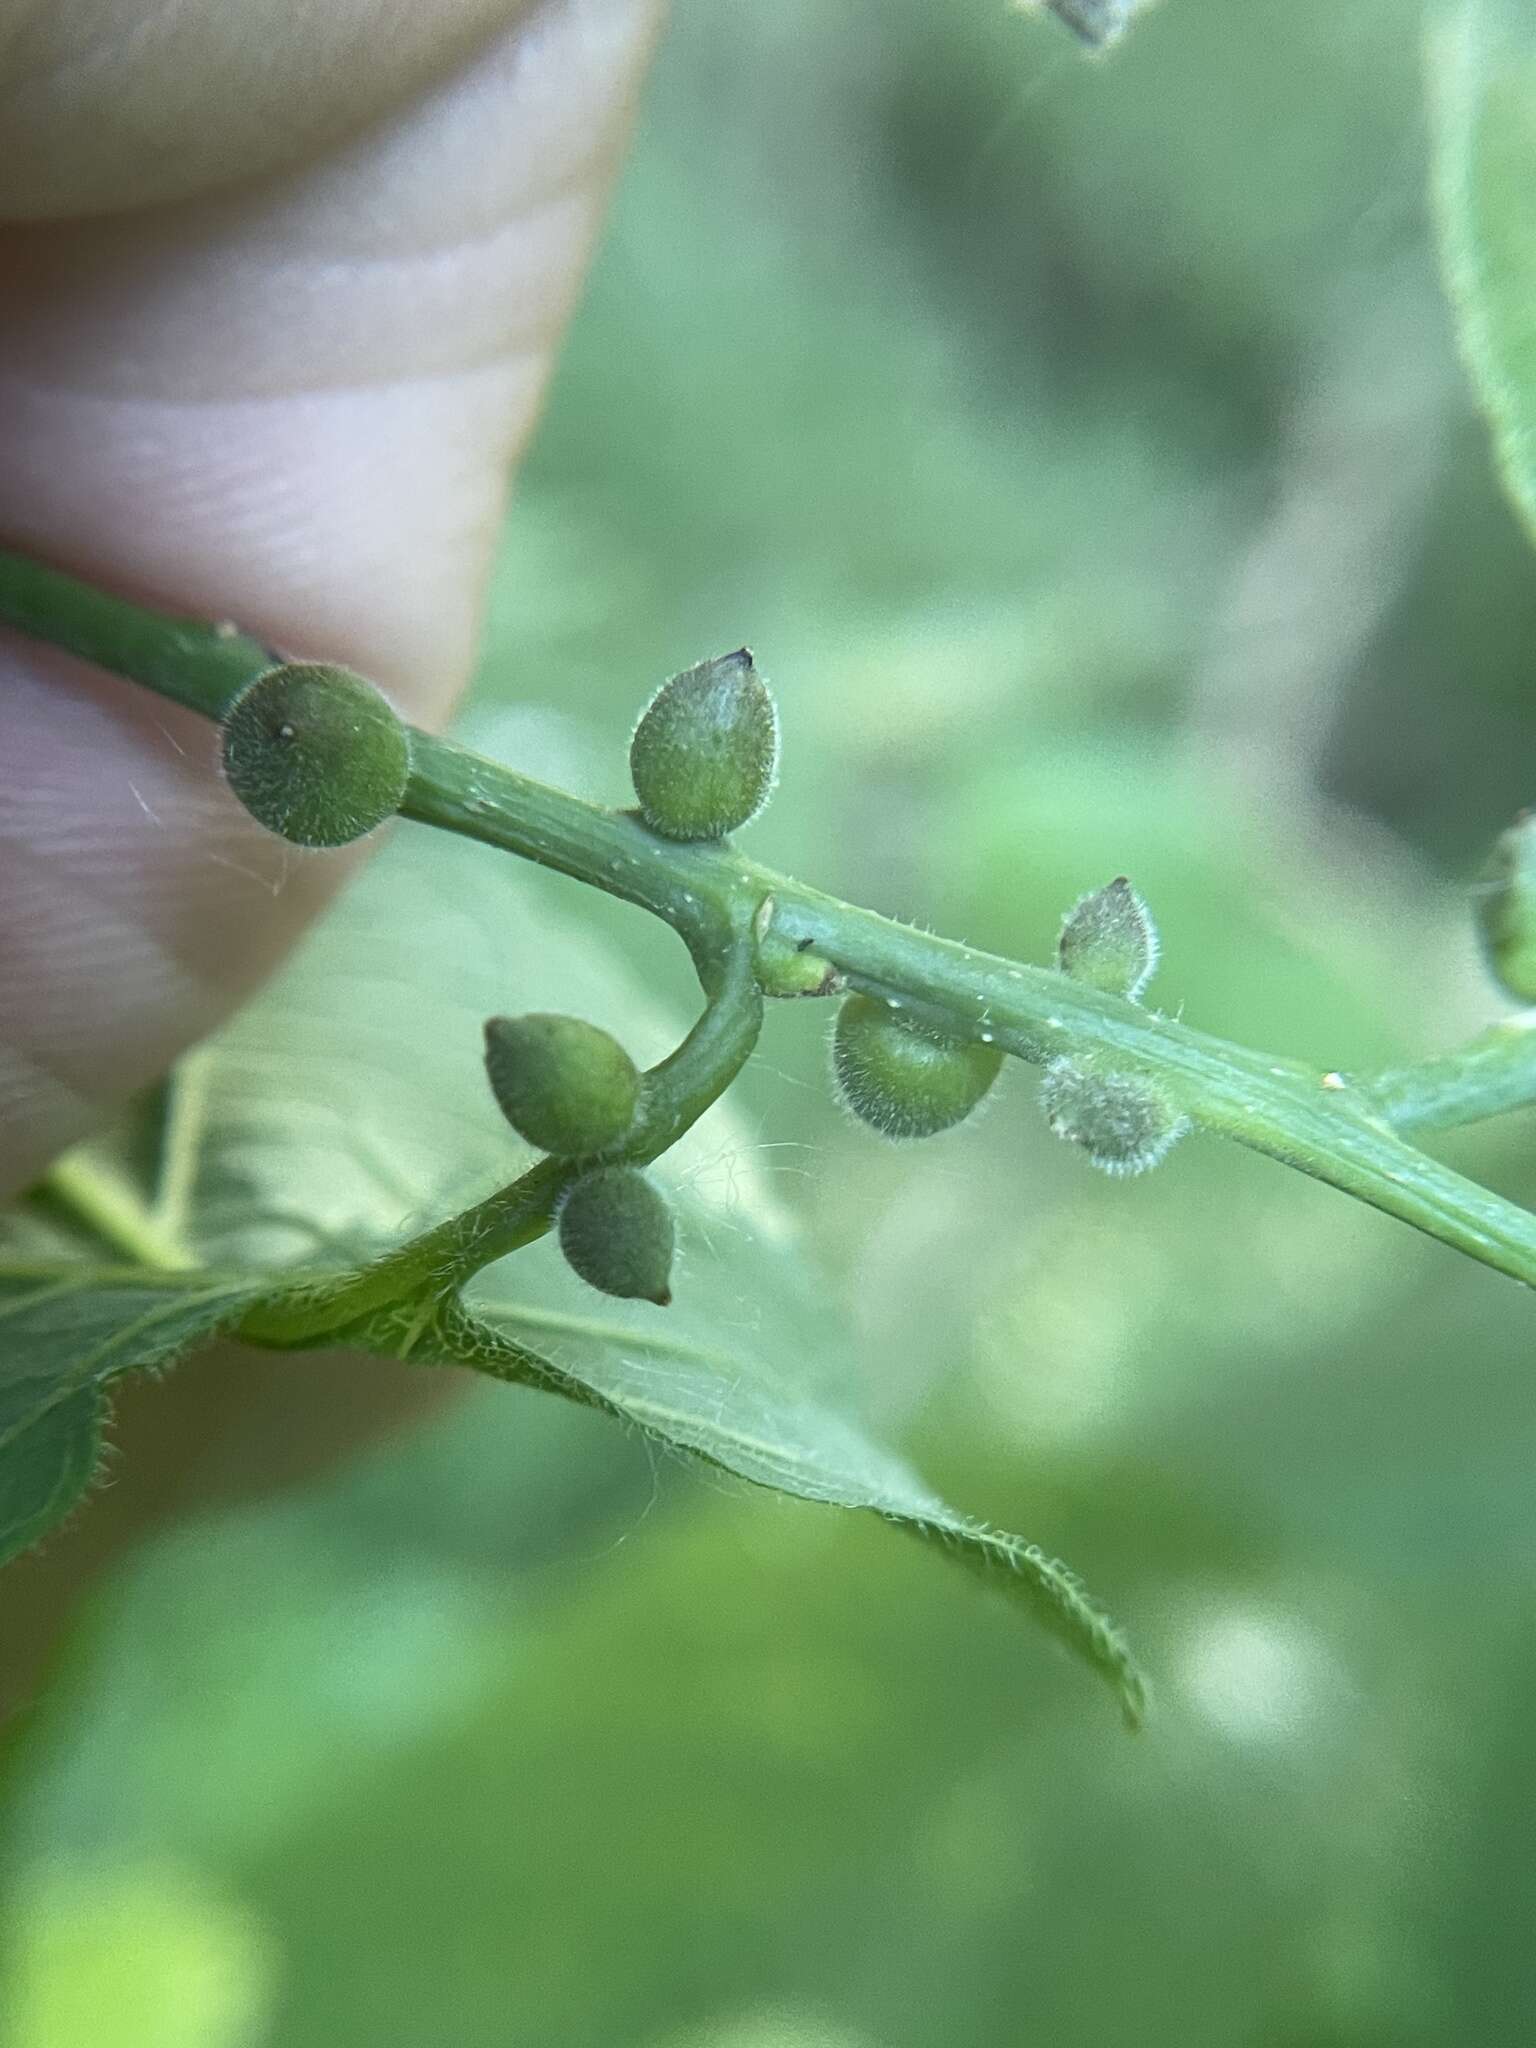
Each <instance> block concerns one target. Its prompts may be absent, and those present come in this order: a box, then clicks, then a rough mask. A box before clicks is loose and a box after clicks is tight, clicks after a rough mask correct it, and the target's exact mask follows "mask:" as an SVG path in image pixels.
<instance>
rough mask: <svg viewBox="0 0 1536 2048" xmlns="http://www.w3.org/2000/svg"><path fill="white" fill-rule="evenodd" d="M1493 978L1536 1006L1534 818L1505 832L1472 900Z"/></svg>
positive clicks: (1520, 821) (1526, 817) (1525, 816)
mask: <svg viewBox="0 0 1536 2048" xmlns="http://www.w3.org/2000/svg"><path fill="white" fill-rule="evenodd" d="M1473 902H1474V906H1475V908H1476V911H1477V927H1478V935H1479V937H1480V938H1481V940H1482V942H1483V954H1484V957H1485V958H1486V960H1487V962H1488V969H1489V972H1490V973H1491V974H1492V975H1493V977H1494V979H1495V981H1497V982H1498V983H1499V985H1500V987H1501V988H1503V989H1505V990H1507V992H1508V993H1509V994H1510V995H1512V996H1514V997H1515V998H1516V999H1517V1000H1518V1001H1520V1002H1522V1003H1536V815H1533V814H1532V813H1531V812H1529V811H1524V812H1522V813H1521V815H1520V816H1519V817H1518V818H1517V819H1516V820H1515V822H1514V824H1513V825H1511V826H1510V828H1509V830H1508V831H1507V832H1501V833H1500V834H1499V837H1498V839H1497V840H1496V841H1495V843H1494V849H1493V852H1492V854H1491V855H1490V856H1489V859H1488V864H1487V866H1486V867H1485V868H1484V869H1483V872H1482V874H1481V876H1480V877H1479V878H1478V882H1477V888H1476V893H1475V895H1474V898H1473Z"/></svg>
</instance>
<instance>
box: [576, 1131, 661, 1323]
mask: <svg viewBox="0 0 1536 2048" xmlns="http://www.w3.org/2000/svg"><path fill="white" fill-rule="evenodd" d="M673 1244H674V1232H673V1229H672V1211H671V1210H670V1209H669V1208H668V1207H667V1204H666V1200H665V1198H664V1197H663V1196H662V1195H661V1194H659V1193H658V1192H657V1190H656V1188H655V1186H654V1185H653V1184H652V1183H651V1182H650V1181H648V1180H647V1179H646V1177H645V1175H644V1174H643V1173H640V1172H639V1171H637V1169H636V1168H635V1167H633V1166H599V1167H597V1168H596V1169H595V1170H594V1171H593V1172H591V1173H584V1174H583V1175H582V1176H581V1178H580V1179H579V1180H577V1181H573V1182H572V1184H571V1186H570V1189H569V1190H568V1192H567V1193H566V1196H565V1199H564V1201H563V1202H562V1203H561V1204H560V1249H561V1251H562V1252H564V1254H565V1257H566V1263H567V1264H568V1265H569V1266H570V1267H571V1269H572V1271H573V1272H575V1273H578V1274H579V1275H580V1276H581V1278H582V1279H583V1280H585V1281H586V1283H587V1285H588V1286H589V1287H596V1288H597V1289H598V1290H599V1291H600V1292H601V1293H603V1294H616V1295H618V1296H619V1297H620V1298H621V1299H622V1300H625V1301H637V1300H638V1301H654V1302H655V1303H656V1305H657V1307H658V1308H665V1307H666V1306H667V1303H668V1302H669V1301H670V1300H671V1299H672V1286H671V1276H672V1251H673Z"/></svg>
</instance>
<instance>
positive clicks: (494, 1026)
mask: <svg viewBox="0 0 1536 2048" xmlns="http://www.w3.org/2000/svg"><path fill="white" fill-rule="evenodd" d="M485 1071H486V1073H487V1075H488V1076H489V1077H490V1083H491V1089H492V1091H493V1093H494V1094H495V1097H496V1100H497V1102H499V1103H500V1105H501V1111H502V1115H503V1116H505V1118H506V1120H507V1122H508V1123H509V1124H510V1125H511V1126H512V1128H513V1130H514V1131H516V1132H517V1134H518V1136H519V1137H520V1138H526V1139H527V1141H528V1143H529V1144H530V1145H537V1146H538V1148H539V1150H540V1151H541V1152H552V1153H554V1154H555V1155H556V1157H557V1158H561V1159H580V1158H583V1157H585V1156H586V1155H587V1154H588V1153H592V1152H605V1151H607V1149H608V1147H609V1146H610V1145H617V1144H618V1143H619V1142H620V1140H621V1139H623V1138H625V1137H627V1136H628V1134H629V1131H630V1129H631V1127H632V1126H633V1124H634V1121H635V1111H636V1110H637V1109H638V1107H639V1105H640V1075H639V1072H638V1071H637V1069H636V1067H635V1063H634V1061H633V1060H632V1059H631V1058H630V1056H629V1054H628V1053H627V1052H626V1051H625V1050H624V1048H623V1046H622V1045H620V1044H619V1042H618V1040H617V1039H616V1038H610V1037H609V1035H608V1033H607V1032H606V1031H600V1030H599V1029H598V1027H597V1026H596V1025H595V1024H588V1023H587V1022H585V1020H584V1019H582V1018H580V1017H555V1016H548V1015H543V1014H535V1015H533V1016H528V1017H492V1018H491V1020H490V1022H489V1023H488V1024H487V1025H486V1027H485Z"/></svg>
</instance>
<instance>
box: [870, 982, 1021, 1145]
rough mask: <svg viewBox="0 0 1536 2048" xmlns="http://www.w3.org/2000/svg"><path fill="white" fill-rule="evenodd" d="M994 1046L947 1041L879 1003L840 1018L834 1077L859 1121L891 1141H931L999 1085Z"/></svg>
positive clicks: (875, 1000) (998, 1063)
mask: <svg viewBox="0 0 1536 2048" xmlns="http://www.w3.org/2000/svg"><path fill="white" fill-rule="evenodd" d="M1002 1063H1003V1055H1002V1053H1001V1051H1000V1050H999V1048H998V1047H997V1046H995V1045H983V1044H981V1043H979V1042H978V1041H976V1040H973V1039H963V1038H946V1037H942V1036H941V1035H940V1034H939V1033H938V1032H936V1031H930V1030H929V1029H927V1027H926V1026H924V1025H921V1024H917V1023H914V1022H912V1021H911V1020H910V1019H908V1018H905V1017H903V1016H902V1015H901V1013H900V1012H899V1011H897V1010H893V1009H892V1008H891V1007H890V1006H889V1005H888V1004H886V1003H883V1002H881V1001H880V1000H879V999H878V998H877V997H875V996H862V995H860V996H850V997H849V998H848V1000H847V1002H845V1003H844V1004H843V1006H842V1008H841V1009H840V1010H839V1011H838V1013H837V1027H836V1030H835V1031H834V1033H833V1036H832V1071H833V1075H834V1077H835V1079H836V1082H837V1092H838V1095H839V1096H840V1098H841V1099H842V1101H843V1102H844V1103H845V1104H846V1106H847V1107H848V1108H849V1109H851V1110H852V1111H853V1113H854V1115H855V1116H856V1117H858V1118H859V1119H860V1120H861V1121H862V1122H864V1123H866V1124H868V1125H870V1126H871V1128H872V1129H874V1130H877V1131H880V1132H882V1133H883V1134H884V1136H886V1137H887V1138H929V1137H932V1136H933V1135H934V1133H935V1132H937V1131H947V1130H948V1129H949V1128H950V1126H951V1125H952V1124H957V1123H960V1122H961V1121H962V1120H963V1119H964V1118H965V1117H968V1116H969V1115H970V1113H971V1111H972V1110H973V1109H974V1108H975V1107H976V1105H977V1104H978V1103H979V1102H980V1101H981V1098H982V1097H983V1096H984V1095H985V1094H986V1092H987V1090H988V1089H989V1088H990V1087H991V1086H992V1083H993V1082H994V1081H995V1080H996V1079H997V1073H998V1069H999V1067H1001V1065H1002Z"/></svg>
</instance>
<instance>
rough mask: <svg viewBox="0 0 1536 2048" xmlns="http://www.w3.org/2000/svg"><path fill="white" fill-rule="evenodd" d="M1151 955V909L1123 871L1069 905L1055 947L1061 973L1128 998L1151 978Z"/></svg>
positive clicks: (1154, 935) (1153, 960)
mask: <svg viewBox="0 0 1536 2048" xmlns="http://www.w3.org/2000/svg"><path fill="white" fill-rule="evenodd" d="M1157 955H1158V938H1157V926H1156V925H1155V924H1154V923H1153V921H1152V913H1151V911H1150V910H1148V908H1147V906H1146V904H1145V902H1144V901H1143V900H1142V898H1141V897H1140V896H1139V895H1138V894H1137V892H1136V891H1135V890H1134V889H1133V888H1132V887H1131V885H1130V882H1129V881H1128V880H1127V879H1126V877H1125V876H1124V875H1116V877H1115V879H1114V880H1113V881H1112V882H1108V883H1106V884H1105V886H1104V887H1103V888H1102V889H1095V890H1093V891H1092V893H1091V894H1090V895H1087V896H1084V897H1082V898H1081V899H1080V900H1079V901H1078V902H1077V903H1075V904H1074V905H1073V907H1072V908H1071V909H1070V910H1069V911H1068V912H1067V915H1066V917H1065V919H1064V920H1063V922H1062V927H1061V938H1060V941H1059V942H1058V945H1057V949H1056V958H1057V964H1058V965H1059V966H1060V968H1061V971H1062V973H1063V974H1069V975H1071V977H1072V979H1073V980H1074V981H1081V982H1084V983H1085V984H1086V985H1087V986H1088V987H1089V988H1097V989H1102V990H1103V991H1104V993H1105V994H1106V995H1112V996H1129V997H1130V999H1131V1001H1132V1002H1135V1001H1136V1000H1137V998H1138V997H1139V996H1140V995H1141V992H1142V990H1143V989H1144V988H1145V987H1146V985H1147V983H1148V982H1149V981H1150V980H1151V979H1152V972H1153V969H1154V968H1155V967H1156V966H1157Z"/></svg>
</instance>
